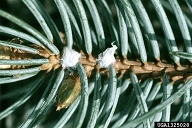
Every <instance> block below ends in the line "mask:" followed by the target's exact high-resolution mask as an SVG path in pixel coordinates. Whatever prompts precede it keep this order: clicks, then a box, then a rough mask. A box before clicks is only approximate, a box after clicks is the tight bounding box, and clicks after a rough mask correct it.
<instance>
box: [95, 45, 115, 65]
mask: <svg viewBox="0 0 192 128" xmlns="http://www.w3.org/2000/svg"><path fill="white" fill-rule="evenodd" d="M113 43H114V42H113ZM113 43H111V45H112V47H111V48H107V49H106V50H105V51H104V52H103V53H100V54H99V55H98V59H97V62H98V64H99V65H100V67H101V68H108V66H109V65H111V64H113V63H114V62H115V57H114V54H115V50H116V49H117V46H116V45H113Z"/></svg>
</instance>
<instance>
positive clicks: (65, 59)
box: [60, 47, 81, 68]
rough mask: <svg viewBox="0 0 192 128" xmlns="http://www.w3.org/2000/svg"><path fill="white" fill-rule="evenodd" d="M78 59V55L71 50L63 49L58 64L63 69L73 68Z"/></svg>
mask: <svg viewBox="0 0 192 128" xmlns="http://www.w3.org/2000/svg"><path fill="white" fill-rule="evenodd" d="M80 58H81V54H80V53H78V52H76V51H75V50H73V49H71V48H68V47H64V48H63V54H62V56H61V61H60V63H61V65H62V67H63V68H75V65H76V64H77V63H78V62H79V59H80Z"/></svg>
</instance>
